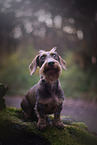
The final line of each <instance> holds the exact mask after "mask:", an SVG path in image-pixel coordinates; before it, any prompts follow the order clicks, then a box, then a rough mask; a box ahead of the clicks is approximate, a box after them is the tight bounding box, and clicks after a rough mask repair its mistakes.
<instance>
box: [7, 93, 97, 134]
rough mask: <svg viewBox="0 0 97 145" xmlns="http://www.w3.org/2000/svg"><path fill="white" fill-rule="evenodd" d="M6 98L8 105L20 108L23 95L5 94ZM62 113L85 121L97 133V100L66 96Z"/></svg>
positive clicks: (76, 119)
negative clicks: (11, 95)
mask: <svg viewBox="0 0 97 145" xmlns="http://www.w3.org/2000/svg"><path fill="white" fill-rule="evenodd" d="M4 98H5V103H6V105H7V106H11V107H16V108H20V103H21V100H22V96H14V97H10V96H5V97H4ZM61 115H62V116H70V117H71V118H72V119H73V120H75V121H79V122H84V123H85V124H86V125H87V126H88V129H89V130H90V131H91V132H96V133H97V102H95V101H86V100H82V99H72V98H66V99H65V101H64V105H63V110H62V112H61Z"/></svg>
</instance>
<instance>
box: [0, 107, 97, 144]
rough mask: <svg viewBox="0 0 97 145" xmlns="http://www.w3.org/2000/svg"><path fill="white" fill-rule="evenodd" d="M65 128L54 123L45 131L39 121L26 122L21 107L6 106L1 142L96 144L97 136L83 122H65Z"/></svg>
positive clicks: (1, 113)
mask: <svg viewBox="0 0 97 145" xmlns="http://www.w3.org/2000/svg"><path fill="white" fill-rule="evenodd" d="M64 126H65V128H64V130H59V129H57V128H55V127H54V126H53V125H52V124H50V125H48V126H47V129H46V130H45V131H44V132H40V131H38V130H37V123H36V122H35V121H33V122H25V121H24V120H23V114H22V111H21V109H15V108H6V109H4V110H1V111H0V144H2V145H13V144H14V145H96V144H97V138H96V136H94V135H93V134H91V133H89V132H88V131H87V129H86V126H85V125H84V124H83V123H74V122H73V123H70V124H69V125H68V124H64Z"/></svg>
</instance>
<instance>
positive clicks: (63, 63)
mask: <svg viewBox="0 0 97 145" xmlns="http://www.w3.org/2000/svg"><path fill="white" fill-rule="evenodd" d="M59 61H60V64H61V66H62V68H63V69H64V70H67V69H66V61H65V60H64V59H62V57H61V56H59Z"/></svg>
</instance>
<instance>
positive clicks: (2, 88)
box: [0, 83, 8, 110]
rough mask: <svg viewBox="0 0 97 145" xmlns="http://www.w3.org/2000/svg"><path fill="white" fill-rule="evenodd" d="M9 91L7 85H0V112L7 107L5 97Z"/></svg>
mask: <svg viewBox="0 0 97 145" xmlns="http://www.w3.org/2000/svg"><path fill="white" fill-rule="evenodd" d="M7 90H8V87H7V86H6V85H4V84H2V83H0V110H2V109H4V108H5V107H6V105H5V100H4V99H3V96H4V95H5V94H6V92H7Z"/></svg>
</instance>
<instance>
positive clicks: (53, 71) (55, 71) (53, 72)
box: [40, 63, 62, 81]
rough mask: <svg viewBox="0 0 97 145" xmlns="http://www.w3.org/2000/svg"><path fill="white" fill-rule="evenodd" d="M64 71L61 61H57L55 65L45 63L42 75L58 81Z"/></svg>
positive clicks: (48, 79)
mask: <svg viewBox="0 0 97 145" xmlns="http://www.w3.org/2000/svg"><path fill="white" fill-rule="evenodd" d="M61 72H62V68H61V65H60V64H59V63H55V64H54V66H51V67H50V66H48V65H47V64H45V65H44V66H43V67H42V68H41V70H40V73H41V75H43V76H45V79H46V80H47V81H56V80H57V79H58V78H59V76H60V74H61Z"/></svg>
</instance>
